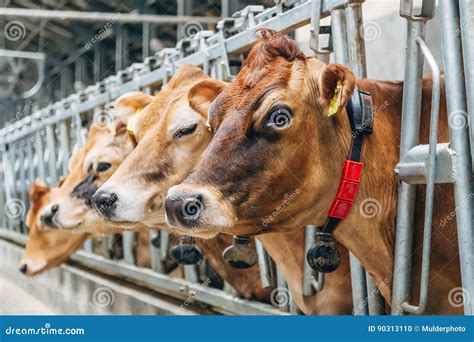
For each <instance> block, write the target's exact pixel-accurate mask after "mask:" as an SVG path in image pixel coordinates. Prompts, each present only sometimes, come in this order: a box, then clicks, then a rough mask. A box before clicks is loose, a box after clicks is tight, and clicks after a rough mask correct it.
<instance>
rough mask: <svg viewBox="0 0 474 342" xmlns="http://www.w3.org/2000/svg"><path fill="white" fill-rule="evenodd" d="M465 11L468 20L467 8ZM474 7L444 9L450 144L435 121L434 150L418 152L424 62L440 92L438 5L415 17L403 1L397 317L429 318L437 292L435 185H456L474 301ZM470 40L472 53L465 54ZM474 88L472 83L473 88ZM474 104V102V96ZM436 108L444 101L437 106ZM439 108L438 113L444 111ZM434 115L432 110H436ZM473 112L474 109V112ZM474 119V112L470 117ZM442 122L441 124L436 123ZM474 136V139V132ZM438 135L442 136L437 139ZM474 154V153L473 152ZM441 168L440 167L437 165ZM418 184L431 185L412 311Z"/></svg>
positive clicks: (448, 4)
mask: <svg viewBox="0 0 474 342" xmlns="http://www.w3.org/2000/svg"><path fill="white" fill-rule="evenodd" d="M461 3H462V4H463V5H462V8H463V11H462V16H461V15H460V9H459V5H460V4H461ZM467 3H468V2H464V1H459V2H458V1H456V0H446V1H440V2H439V14H440V30H441V50H442V55H443V62H444V73H445V84H446V87H445V89H446V102H447V110H448V123H449V141H450V144H449V145H448V144H437V145H435V144H436V131H437V124H436V127H433V126H434V123H433V121H432V125H431V131H430V141H429V145H418V144H419V135H420V117H421V98H422V97H421V95H422V94H421V91H422V76H423V54H424V55H425V57H426V58H427V60H428V62H429V64H430V67H431V69H432V71H433V74H434V76H433V97H434V96H435V88H436V86H438V87H439V84H437V83H438V82H439V81H437V79H436V70H437V66H436V63H435V62H434V60H433V59H432V56H431V53H430V52H429V49H428V47H427V46H426V44H425V43H424V38H425V32H426V21H427V20H430V19H432V18H433V17H434V15H435V1H434V0H424V1H423V2H422V7H421V12H420V13H415V11H416V9H414V7H413V1H412V0H402V1H401V3H400V15H401V16H402V17H404V18H405V19H406V20H407V24H408V32H407V53H406V62H405V84H404V89H403V111H402V126H401V127H402V132H401V133H402V135H401V142H400V159H401V162H400V163H399V164H398V165H397V167H396V170H397V171H398V172H399V173H398V175H399V177H400V180H401V182H400V183H399V186H398V207H397V227H396V235H395V238H396V240H395V265H394V280H393V295H392V314H395V315H399V314H403V312H404V311H406V312H411V313H416V314H421V313H423V312H424V310H425V309H426V305H427V300H428V288H429V264H430V263H429V259H430V249H431V246H430V240H431V228H432V215H433V212H432V203H429V202H430V201H432V200H433V198H432V196H433V193H432V191H433V190H434V183H435V182H436V183H447V182H453V183H454V185H453V186H454V194H455V206H456V207H455V212H456V223H457V233H458V242H459V256H460V267H461V280H462V288H463V293H464V291H466V292H467V294H471V295H472V293H474V292H473V291H474V288H473V286H474V279H473V273H474V271H473V268H474V265H473V253H474V242H473V231H474V216H473V210H474V209H473V207H474V201H472V196H473V183H472V157H471V152H470V148H469V116H468V113H467V104H466V90H465V85H464V82H463V80H464V77H463V75H464V71H466V73H467V74H471V73H472V65H471V63H472V59H471V60H464V63H465V64H464V67H465V69H466V70H463V59H462V56H463V53H464V56H465V57H467V58H469V56H472V55H471V54H470V53H471V52H472V51H471V50H470V49H472V44H473V43H474V36H473V35H472V33H471V32H466V30H467V29H469V28H470V27H472V23H471V20H472V18H474V6H473V5H472V3H471V4H470V5H467ZM460 33H461V34H462V35H463V38H464V43H465V46H464V47H461V37H460ZM466 81H468V80H466ZM470 97H472V94H470ZM434 100H436V98H434ZM437 101H438V103H434V102H433V108H434V105H435V104H436V105H439V98H438V99H437ZM433 108H432V109H433ZM471 110H472V108H471ZM470 115H471V116H472V112H471V114H470ZM435 116H436V118H434V117H435ZM432 120H435V121H437V114H435V113H434V111H433V112H432ZM471 132H472V131H471ZM433 135H434V136H433ZM471 148H472V146H471ZM435 161H436V162H435ZM416 184H427V190H426V196H427V198H426V208H425V210H426V212H425V225H424V237H423V253H422V254H423V258H422V259H423V262H422V271H421V284H420V303H419V306H413V305H411V304H409V300H410V288H411V275H412V253H413V235H414V213H415V200H416ZM466 299H467V298H464V301H465V302H464V312H465V314H466V315H472V314H473V312H474V311H473V308H474V303H473V301H472V300H471V301H470V302H469V301H468V300H466Z"/></svg>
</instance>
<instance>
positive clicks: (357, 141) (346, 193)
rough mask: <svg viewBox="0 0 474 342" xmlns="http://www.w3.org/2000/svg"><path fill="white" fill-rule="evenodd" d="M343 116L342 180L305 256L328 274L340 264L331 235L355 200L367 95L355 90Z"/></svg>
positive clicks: (368, 117) (368, 124)
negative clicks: (346, 142) (346, 131)
mask: <svg viewBox="0 0 474 342" xmlns="http://www.w3.org/2000/svg"><path fill="white" fill-rule="evenodd" d="M346 111H347V116H348V119H349V123H350V125H351V131H352V142H351V149H350V151H349V156H348V158H347V160H346V161H345V162H344V168H343V171H342V178H341V181H340V183H339V188H338V190H337V194H336V198H335V199H334V201H333V202H332V205H331V208H330V209H329V213H328V217H327V219H326V222H325V224H324V225H323V226H322V227H320V228H319V231H318V232H317V233H316V234H317V236H316V243H315V245H314V246H312V247H311V248H310V249H309V250H308V253H307V255H306V258H307V260H308V264H309V265H310V266H311V267H312V268H313V269H314V270H316V271H318V272H324V273H327V272H332V271H334V270H335V269H336V268H337V267H338V266H339V263H340V257H339V252H337V250H336V248H335V247H334V237H333V232H334V230H335V229H336V228H337V226H338V225H339V223H341V221H342V220H343V219H345V218H346V217H347V215H348V214H349V212H350V210H351V207H352V204H353V203H354V200H355V198H356V196H357V190H358V188H359V183H360V178H361V176H362V170H363V168H364V164H362V163H361V162H360V160H361V157H362V145H363V142H364V137H365V136H366V135H369V134H371V133H372V128H373V110H372V98H371V96H370V94H369V93H367V92H364V91H362V90H360V89H357V88H356V89H355V91H354V93H353V94H352V96H351V98H350V99H349V101H348V103H347V105H346Z"/></svg>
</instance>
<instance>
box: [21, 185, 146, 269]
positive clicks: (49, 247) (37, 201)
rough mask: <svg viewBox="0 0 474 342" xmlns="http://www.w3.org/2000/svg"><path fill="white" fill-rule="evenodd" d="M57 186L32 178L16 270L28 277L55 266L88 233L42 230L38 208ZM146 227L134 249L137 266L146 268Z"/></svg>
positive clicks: (139, 234)
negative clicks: (24, 238) (22, 248)
mask: <svg viewBox="0 0 474 342" xmlns="http://www.w3.org/2000/svg"><path fill="white" fill-rule="evenodd" d="M58 191H59V189H58V188H53V189H50V188H49V187H48V186H47V185H46V184H44V183H43V182H41V181H36V182H35V183H34V184H33V185H32V187H31V189H30V197H31V207H30V209H29V211H28V214H27V221H26V222H27V225H28V229H29V233H28V239H27V241H26V245H25V251H24V253H23V258H22V260H21V263H20V271H21V272H22V273H25V274H26V275H28V276H35V275H37V274H40V273H42V272H44V271H46V270H49V269H51V268H54V267H57V266H59V265H60V264H62V263H64V262H66V261H67V259H68V258H69V257H70V256H71V255H72V254H73V253H74V252H75V251H77V250H79V249H80V248H81V247H82V245H83V243H84V241H85V240H86V239H87V238H90V237H92V236H91V234H89V233H82V232H81V233H75V232H70V231H67V230H51V229H44V228H43V222H41V220H40V218H39V211H40V209H41V208H43V207H44V206H46V205H47V204H48V203H49V202H50V201H51V199H52V198H54V196H55V193H56V192H58ZM148 236H149V232H148V230H140V231H139V233H138V238H137V245H136V248H135V253H136V260H137V265H138V266H140V267H148V268H149V267H150V266H151V260H150V255H149V250H150V241H149V238H148Z"/></svg>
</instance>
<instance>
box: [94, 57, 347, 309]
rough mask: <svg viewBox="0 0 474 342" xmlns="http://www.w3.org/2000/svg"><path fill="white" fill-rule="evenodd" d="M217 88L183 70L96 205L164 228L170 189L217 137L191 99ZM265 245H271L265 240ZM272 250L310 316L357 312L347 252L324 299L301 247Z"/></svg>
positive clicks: (149, 112) (139, 127)
mask: <svg viewBox="0 0 474 342" xmlns="http://www.w3.org/2000/svg"><path fill="white" fill-rule="evenodd" d="M214 84H215V81H212V80H210V79H209V78H208V77H207V76H205V75H204V74H203V73H202V71H201V70H200V69H199V68H197V67H193V66H183V67H182V68H181V69H180V70H179V71H178V72H177V74H176V75H175V76H174V77H173V79H172V81H171V82H170V84H169V85H168V86H167V87H166V88H165V89H164V90H163V91H162V92H161V93H160V94H159V95H158V96H157V98H156V99H155V100H153V102H152V103H150V104H149V106H148V107H147V108H146V109H144V110H143V112H142V113H140V115H139V117H138V119H137V121H136V125H135V135H136V139H137V141H138V146H137V147H136V148H135V150H134V151H133V152H132V153H131V154H130V155H129V156H128V157H127V159H126V160H125V161H124V162H123V163H122V165H120V167H119V168H118V170H117V171H116V172H115V173H114V175H113V176H112V177H111V178H110V179H109V180H108V181H107V182H106V183H105V184H104V185H103V186H102V187H101V188H100V189H99V190H98V191H97V193H96V194H95V195H94V198H95V200H93V201H94V202H96V203H95V205H96V206H97V207H100V206H101V202H102V201H105V202H109V203H110V199H111V198H114V199H115V200H114V203H113V205H112V206H109V207H108V209H107V210H101V212H102V213H103V214H104V215H105V216H106V217H107V218H108V219H110V220H116V221H119V222H120V221H122V220H135V221H140V222H144V223H146V224H147V225H150V226H155V225H161V224H162V220H163V214H162V210H163V197H164V195H165V194H166V191H167V190H168V189H169V188H170V187H171V186H173V185H175V184H178V183H179V182H181V181H182V180H183V179H184V178H185V177H186V176H187V175H188V174H189V172H190V171H191V169H192V168H193V167H194V165H195V163H196V162H197V160H198V159H199V157H200V155H201V153H202V151H203V150H204V149H205V148H206V146H207V145H208V144H209V142H210V140H211V133H210V132H209V131H208V128H207V127H206V121H207V111H206V110H193V109H192V108H191V107H190V104H189V102H188V97H192V98H194V100H195V101H194V102H195V103H194V105H195V106H197V102H198V100H199V99H203V100H205V99H206V96H207V95H209V96H211V95H212V94H213V92H212V91H209V92H207V91H205V92H201V89H206V87H211V86H212V85H214ZM219 85H220V83H219ZM157 112H158V113H161V114H160V115H161V117H160V119H159V120H157V119H156V115H157V114H156V113H157ZM199 113H200V114H199ZM189 209H190V210H192V208H189ZM224 218H225V217H224ZM160 227H161V226H160ZM164 229H167V228H164ZM173 231H176V230H173ZM178 232H179V233H180V234H187V233H189V229H188V228H184V229H182V230H179V231H178ZM224 232H225V231H224ZM215 235H216V233H215V232H212V233H211V234H199V237H202V238H209V237H213V236H215ZM278 238H279V237H278V236H277V237H275V239H278ZM294 239H295V241H294V242H296V243H298V244H300V243H301V244H303V243H304V241H303V239H302V236H297V235H295V236H294ZM262 241H263V240H262ZM201 243H203V242H201ZM264 243H265V246H267V244H266V242H265V241H264ZM268 247H269V253H270V254H271V256H272V257H274V259H275V261H276V263H277V264H278V266H279V267H280V268H281V269H282V271H283V272H284V274H285V277H286V278H287V280H288V282H289V287H290V289H291V292H292V296H293V298H294V300H295V301H296V303H297V304H298V306H299V307H300V308H301V309H302V310H303V311H304V312H305V313H307V314H347V313H350V312H351V309H352V298H351V295H350V288H351V284H350V278H349V275H348V273H349V269H348V263H347V260H348V256H347V251H346V250H345V249H344V250H342V253H343V259H344V260H346V262H345V263H344V265H343V266H342V267H341V268H340V269H339V270H338V271H337V272H335V274H332V275H330V276H328V278H327V281H326V289H325V290H323V291H322V292H321V294H320V295H317V296H312V297H304V296H303V294H302V282H303V265H304V259H303V250H302V249H301V248H300V249H296V250H292V251H291V253H289V250H288V247H290V246H289V245H288V244H287V241H285V240H281V244H279V245H269V246H268ZM282 251H287V252H288V253H286V254H285V255H283V254H282ZM255 269H256V268H252V269H250V270H247V271H240V272H242V273H244V274H245V273H247V274H248V273H249V272H255ZM249 278H250V276H249ZM257 279H258V276H257V275H256V274H255V277H254V278H253V282H252V283H251V284H252V285H253V284H255V282H256V281H257Z"/></svg>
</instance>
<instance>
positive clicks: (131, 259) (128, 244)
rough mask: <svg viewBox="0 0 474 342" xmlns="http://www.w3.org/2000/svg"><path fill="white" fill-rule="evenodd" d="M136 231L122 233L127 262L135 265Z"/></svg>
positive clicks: (124, 257) (124, 254) (124, 256)
mask: <svg viewBox="0 0 474 342" xmlns="http://www.w3.org/2000/svg"><path fill="white" fill-rule="evenodd" d="M136 234H137V233H135V232H127V231H124V232H123V233H122V248H123V259H124V261H125V262H126V263H127V264H130V265H135V263H136V260H135V259H136V258H135V239H136Z"/></svg>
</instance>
